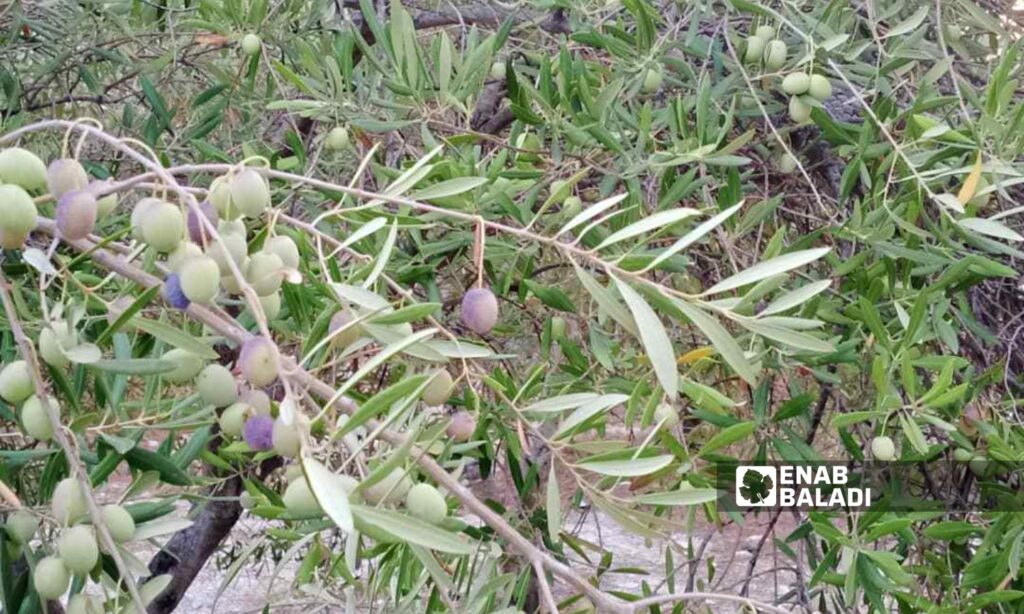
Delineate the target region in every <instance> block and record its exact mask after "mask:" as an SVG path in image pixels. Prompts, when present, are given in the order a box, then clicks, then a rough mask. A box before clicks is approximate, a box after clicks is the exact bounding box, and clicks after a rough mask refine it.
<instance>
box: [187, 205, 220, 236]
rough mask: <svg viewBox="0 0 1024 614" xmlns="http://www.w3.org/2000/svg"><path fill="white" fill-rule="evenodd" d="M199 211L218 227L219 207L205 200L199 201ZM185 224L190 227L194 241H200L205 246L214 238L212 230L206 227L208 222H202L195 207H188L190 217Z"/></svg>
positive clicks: (189, 234) (189, 230) (189, 231)
mask: <svg viewBox="0 0 1024 614" xmlns="http://www.w3.org/2000/svg"><path fill="white" fill-rule="evenodd" d="M199 211H200V213H202V215H203V217H205V218H206V219H207V220H208V221H209V222H210V224H211V225H212V226H213V227H214V228H216V227H217V222H218V219H217V208H216V207H214V206H213V203H211V202H209V201H206V200H204V201H203V202H201V203H199ZM185 224H186V227H187V228H188V236H189V238H190V239H192V242H193V243H198V244H199V245H203V246H206V245H209V244H210V241H211V240H212V237H211V236H210V231H209V230H207V229H206V224H203V223H202V220H201V219H200V218H199V216H198V215H197V214H196V211H195V209H193V208H191V207H189V208H188V217H187V219H186V221H185Z"/></svg>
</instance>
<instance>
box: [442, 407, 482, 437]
mask: <svg viewBox="0 0 1024 614" xmlns="http://www.w3.org/2000/svg"><path fill="white" fill-rule="evenodd" d="M475 432H476V418H474V417H473V414H471V413H469V412H468V411H465V410H462V411H458V412H456V413H455V415H453V416H452V421H451V422H450V423H449V424H448V429H447V433H448V436H449V437H451V438H452V439H454V440H455V441H457V442H460V443H461V442H463V441H469V438H470V437H472V436H473V433H475Z"/></svg>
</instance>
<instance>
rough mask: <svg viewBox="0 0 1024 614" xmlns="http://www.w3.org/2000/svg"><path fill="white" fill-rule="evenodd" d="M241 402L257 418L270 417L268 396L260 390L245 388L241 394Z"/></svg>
mask: <svg viewBox="0 0 1024 614" xmlns="http://www.w3.org/2000/svg"><path fill="white" fill-rule="evenodd" d="M242 400H243V401H245V402H246V403H247V404H248V405H249V407H251V408H252V410H253V413H254V414H255V415H257V416H269V415H270V395H268V394H267V393H266V392H263V391H262V390H256V389H254V388H247V389H246V390H245V391H243V392H242Z"/></svg>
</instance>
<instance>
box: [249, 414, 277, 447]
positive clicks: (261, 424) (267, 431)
mask: <svg viewBox="0 0 1024 614" xmlns="http://www.w3.org/2000/svg"><path fill="white" fill-rule="evenodd" d="M242 438H243V439H245V443H247V444H249V447H250V448H252V449H253V450H256V451H258V452H262V451H265V450H269V449H271V448H273V447H274V419H273V418H271V417H270V415H256V416H253V417H252V418H249V419H248V420H246V421H245V426H244V427H242Z"/></svg>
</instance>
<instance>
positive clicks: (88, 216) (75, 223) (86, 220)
mask: <svg viewBox="0 0 1024 614" xmlns="http://www.w3.org/2000/svg"><path fill="white" fill-rule="evenodd" d="M98 213H99V211H98V205H97V203H96V197H95V196H93V195H92V194H91V193H90V192H89V191H88V190H72V191H70V192H67V193H65V194H64V196H61V197H60V200H58V201H57V230H58V231H59V232H60V235H61V236H62V237H64V238H65V239H71V240H72V241H74V240H78V239H84V238H86V237H87V236H89V233H90V232H92V229H93V228H95V227H96V217H97V215H98Z"/></svg>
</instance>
